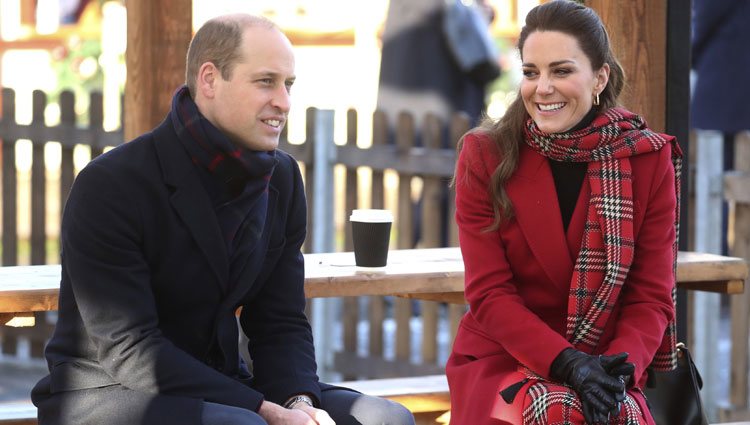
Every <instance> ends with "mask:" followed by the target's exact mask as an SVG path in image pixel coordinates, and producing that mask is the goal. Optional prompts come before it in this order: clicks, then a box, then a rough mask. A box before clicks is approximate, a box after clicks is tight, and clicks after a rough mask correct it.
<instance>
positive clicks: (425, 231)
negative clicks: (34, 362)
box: [0, 89, 468, 377]
mask: <svg viewBox="0 0 750 425" xmlns="http://www.w3.org/2000/svg"><path fill="white" fill-rule="evenodd" d="M89 100H90V102H89V104H90V106H89V109H88V113H87V115H88V123H87V124H86V125H82V124H81V123H80V122H78V121H77V117H76V113H75V108H74V105H75V103H76V100H75V97H74V95H73V94H72V93H70V92H63V93H62V94H61V95H60V99H59V105H60V122H59V123H58V124H54V125H48V124H47V123H46V122H45V119H44V111H45V109H46V107H47V103H48V100H47V96H46V94H45V93H44V92H41V91H35V92H34V93H33V102H32V104H33V106H32V109H33V114H32V115H33V118H32V121H31V123H29V124H19V123H18V122H17V121H16V115H17V113H16V106H15V105H16V94H15V92H14V91H13V90H10V89H3V91H2V117H0V139H1V140H2V194H1V201H2V216H3V219H2V228H0V230H1V231H2V265H4V266H13V265H19V264H32V265H35V264H46V263H56V262H59V257H58V253H57V251H58V242H57V238H58V233H57V227H58V226H59V217H60V216H61V214H62V208H63V207H64V204H65V200H66V198H67V194H68V191H69V190H70V187H71V185H72V182H73V179H74V177H75V171H76V170H75V167H74V160H73V152H74V149H75V148H76V146H79V145H84V146H89V147H90V149H91V157H92V158H93V157H96V156H97V155H99V154H101V153H102V152H103V151H104V150H105V149H106V148H108V147H113V146H117V145H119V144H121V143H123V133H122V131H121V130H120V129H118V130H116V131H104V130H103V129H102V123H103V115H104V114H103V98H102V95H101V94H99V93H92V94H91V96H90V99H89ZM320 112H321V111H319V110H317V109H314V108H310V109H308V110H307V112H306V117H305V122H306V123H305V124H306V125H305V129H306V130H305V140H304V141H303V142H302V143H300V144H297V143H294V144H292V143H289V141H288V137H287V133H286V131H285V132H284V134H283V135H282V139H281V142H280V148H281V149H283V150H285V151H287V152H289V153H290V154H292V155H293V156H294V157H295V158H296V159H297V160H298V162H299V163H300V164H301V165H302V169H303V170H304V178H305V186H306V191H307V198H308V203H309V204H310V208H308V211H309V212H310V216H309V217H308V218H309V222H310V223H311V225H310V226H309V233H308V238H307V240H306V242H305V248H304V249H305V251H306V252H311V251H313V247H312V241H313V240H314V239H315V238H316V237H320V236H321V235H316V234H315V233H316V231H317V230H316V229H317V228H316V226H314V225H312V224H313V222H314V221H315V220H314V219H313V217H312V212H313V211H314V207H315V206H316V205H315V204H316V202H321V199H326V198H324V197H322V196H320V195H319V194H317V193H313V188H314V187H315V184H314V180H315V175H316V173H315V168H316V167H331V168H333V167H335V166H337V165H339V166H343V167H344V168H345V173H344V174H345V177H344V178H343V179H342V180H336V181H335V187H334V189H333V191H334V192H335V193H339V194H342V195H341V196H343V197H344V199H343V204H344V205H345V208H346V211H347V212H348V211H351V210H352V209H354V208H356V207H358V206H359V205H360V204H359V202H360V201H361V200H363V199H366V201H364V202H365V204H370V205H371V206H372V207H375V208H383V207H384V206H386V198H387V197H388V196H393V195H395V198H397V206H396V208H397V211H394V212H396V220H395V222H394V235H395V242H394V244H393V245H394V247H395V248H411V247H414V246H420V247H440V246H445V245H448V246H451V245H456V244H457V242H456V230H455V226H454V225H453V220H451V219H450V217H452V215H453V205H452V198H453V197H452V196H450V195H449V194H448V190H447V186H448V185H447V183H448V181H449V178H450V176H451V175H452V173H453V166H454V163H455V153H454V147H455V142H456V140H458V138H459V137H460V135H461V134H463V133H464V132H465V131H466V130H467V129H468V119H467V118H466V117H465V116H464V115H462V114H458V115H456V116H455V117H454V118H453V120H452V121H451V123H450V125H446V124H443V123H441V122H440V121H439V120H438V119H437V118H435V117H432V116H428V117H425V118H424V119H423V122H424V124H423V126H422V128H421V129H417V128H416V127H415V118H414V117H412V116H411V115H410V114H407V113H405V114H402V115H401V116H399V117H398V122H397V123H396V125H389V123H388V120H387V117H386V116H385V115H384V114H383V113H382V112H375V113H374V115H373V117H372V122H373V126H372V133H371V134H372V137H371V140H367V141H364V143H362V141H359V140H357V134H358V131H357V127H358V126H357V123H358V114H357V112H356V111H354V110H350V111H348V112H347V115H346V134H347V140H346V144H345V145H334V144H333V135H332V134H325V133H321V131H320V130H321V126H326V125H329V124H330V127H331V128H332V126H333V125H332V123H331V122H328V123H326V122H322V121H321V117H328V118H326V119H332V118H333V115H332V114H330V115H327V114H321V113H320ZM321 138H322V139H325V140H317V139H321ZM22 139H23V140H29V141H31V144H32V154H31V170H30V171H29V174H30V176H29V175H24V174H22V173H21V172H19V170H17V168H16V162H17V155H16V148H17V146H18V144H19V142H18V141H19V140H22ZM417 140H420V143H418V142H417ZM53 142H57V143H59V144H60V146H61V162H60V177H59V178H57V179H56V178H48V177H46V175H45V174H46V169H47V167H48V165H47V164H45V155H44V151H45V148H46V145H47V144H49V143H53ZM322 144H327V147H328V148H329V149H331V155H330V158H328V159H329V161H328V162H326V163H324V164H320V163H319V164H316V162H315V158H316V152H315V150H316V149H320V146H322ZM360 144H365V145H367V144H371V145H372V146H371V147H369V148H361V147H358V145H360ZM360 167H366V168H369V169H370V170H371V172H372V177H371V183H370V184H369V186H366V185H363V184H362V182H360V181H359V179H360V173H358V169H359V168H360ZM387 174H395V176H396V177H395V179H394V178H387V177H386V175H387ZM365 175H366V173H365ZM20 177H22V178H24V179H25V178H29V179H30V181H31V183H30V190H29V192H30V202H29V203H28V204H23V205H19V203H18V201H17V199H19V194H20V193H19V183H20V180H22V179H21V178H20ZM387 179H388V180H389V181H394V183H395V185H397V189H396V188H395V187H390V186H388V185H387V184H386V180H387ZM420 182H421V183H422V185H421V187H422V189H421V190H420V191H418V199H413V193H412V186H415V187H418V186H419V184H418V183H420ZM413 183H417V184H416V185H413ZM362 188H364V190H365V191H366V192H368V193H364V194H361V193H359V190H360V189H362ZM391 191H394V192H397V194H396V193H394V192H391ZM50 192H54V193H56V194H57V195H56V197H57V199H59V205H60V206H59V209H57V210H53V209H54V208H53V207H54V206H53V205H51V204H48V202H46V197H45V194H47V193H50ZM391 194H393V195H391ZM20 199H24V197H20ZM389 207H391V208H392V207H393V206H390V205H389ZM325 208H328V212H329V213H330V215H331V216H332V215H333V212H334V211H333V208H334V205H333V203H331V205H326V206H325ZM22 214H28V215H29V216H30V218H28V221H30V231H29V232H28V234H25V233H24V234H21V233H22V232H20V229H19V226H18V223H19V219H20V218H24V219H26V217H22V216H21V215H22ZM417 214H419V217H417ZM49 217H53V219H49ZM335 232H336V234H335V235H327V236H328V237H330V238H332V239H333V240H334V241H339V244H338V245H339V246H338V247H337V248H336V249H339V250H351V249H352V245H351V234H350V230H349V228H348V226H343V228H342V227H339V228H338V230H335ZM27 247H28V248H27ZM27 252H28V254H27ZM342 303H343V306H342V312H343V313H342V317H341V323H342V326H343V327H344V332H343V335H344V336H343V346H344V350H343V351H342V352H341V353H337V354H336V356H335V363H334V365H333V370H335V371H336V370H338V371H340V372H342V373H343V374H344V376H346V377H350V376H354V375H355V372H362V371H366V373H365V375H366V376H368V377H379V376H393V375H396V374H404V372H406V374H422V373H434V372H435V371H438V370H440V369H441V368H442V365H441V364H440V362H438V361H437V359H436V353H437V346H438V342H437V341H438V335H439V332H438V324H439V323H441V322H440V321H441V320H442V321H443V322H442V323H443V326H444V324H445V320H446V317H448V320H449V323H450V325H449V326H450V327H453V328H454V327H455V323H457V318H458V317H460V315H461V314H462V313H463V307H462V306H453V307H446V306H441V305H440V304H437V303H432V302H417V301H410V300H394V299H392V298H391V297H371V298H369V300H363V302H361V303H360V302H359V300H358V299H356V298H347V299H345V300H344V301H342ZM360 304H362V305H367V309H368V310H369V311H368V313H367V317H368V319H367V320H368V322H369V329H370V332H369V337H368V339H369V343H368V344H367V345H368V346H369V348H368V350H369V354H370V358H369V359H368V360H363V359H361V358H359V357H358V356H357V355H356V353H357V351H358V349H360V348H358V346H357V344H358V341H360V340H361V339H362V338H361V337H359V336H358V333H357V322H358V320H357V318H358V317H359V314H360V312H359V306H360ZM441 310H442V312H441ZM311 317H312V314H311ZM412 318H416V320H418V321H420V322H421V323H422V331H421V332H420V333H419V334H420V335H421V338H422V339H423V341H422V344H421V346H422V350H421V352H420V353H418V354H417V356H416V357H419V358H421V359H422V361H421V362H422V363H423V364H425V365H426V366H420V365H414V364H412V362H410V360H409V359H410V358H412V357H414V356H412V353H411V350H410V346H411V345H410V340H411V338H413V337H416V336H415V335H412V332H411V330H410V322H411V321H412ZM53 321H54V317H52V318H47V315H46V314H45V313H37V317H36V326H35V327H34V328H32V329H23V330H20V329H13V328H8V327H0V338H1V339H2V343H1V344H2V352H3V353H5V354H10V355H14V354H15V353H16V351H17V346H18V340H19V338H26V339H28V340H29V341H30V346H31V355H32V356H33V357H41V356H42V349H43V346H44V343H45V342H46V340H47V338H48V336H49V335H50V332H51V329H52V326H53V323H52V322H53ZM386 321H388V322H391V321H392V322H395V324H396V330H395V332H394V335H395V340H393V341H389V340H387V339H386V336H387V334H388V333H387V332H384V329H383V324H384V323H385V322H386ZM313 325H314V324H313ZM387 345H392V346H395V352H396V355H395V357H396V359H395V360H386V359H385V357H387V356H386V355H385V354H384V348H385V347H386V346H387ZM415 354H416V353H415ZM367 362H370V363H369V364H375V365H380V366H369V367H366V368H363V367H361V366H362V365H363V364H364V363H367ZM359 375H360V376H362V374H361V373H359Z"/></svg>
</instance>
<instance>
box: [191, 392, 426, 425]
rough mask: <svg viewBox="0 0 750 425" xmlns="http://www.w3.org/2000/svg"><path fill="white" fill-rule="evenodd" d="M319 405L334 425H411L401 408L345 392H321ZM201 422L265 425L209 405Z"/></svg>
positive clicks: (238, 411)
mask: <svg viewBox="0 0 750 425" xmlns="http://www.w3.org/2000/svg"><path fill="white" fill-rule="evenodd" d="M320 404H321V406H320V407H321V409H323V410H325V411H326V412H328V414H329V415H330V416H331V418H332V419H333V421H334V422H336V425H414V417H413V416H412V414H411V412H409V410H407V409H406V408H405V407H404V406H402V405H400V404H398V403H394V402H392V401H390V400H386V399H384V398H379V397H373V396H368V395H364V394H360V393H357V392H354V391H349V390H346V389H338V388H333V389H328V390H325V391H323V393H322V400H321V401H320ZM201 421H202V423H203V425H266V421H264V420H263V418H261V417H260V415H258V414H257V413H255V412H251V411H249V410H245V409H241V408H239V407H234V406H226V405H223V404H217V403H211V402H204V403H203V413H202V416H201Z"/></svg>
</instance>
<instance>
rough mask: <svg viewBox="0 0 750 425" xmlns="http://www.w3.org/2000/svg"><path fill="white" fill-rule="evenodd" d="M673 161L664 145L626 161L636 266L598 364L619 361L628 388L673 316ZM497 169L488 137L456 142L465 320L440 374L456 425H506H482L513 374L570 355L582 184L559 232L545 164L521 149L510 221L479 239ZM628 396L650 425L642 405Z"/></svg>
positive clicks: (510, 185) (545, 370)
mask: <svg viewBox="0 0 750 425" xmlns="http://www.w3.org/2000/svg"><path fill="white" fill-rule="evenodd" d="M670 155H671V147H670V145H669V144H667V145H665V146H664V148H662V149H661V150H660V151H658V152H653V153H648V154H642V155H638V156H635V157H631V158H630V162H631V166H632V170H633V197H634V207H635V210H634V219H633V230H634V236H635V254H634V255H635V256H634V260H633V263H632V266H631V269H630V273H629V274H628V277H627V279H626V280H625V283H624V286H623V289H622V292H621V294H620V297H619V299H618V301H617V306H616V307H615V309H614V311H613V312H612V314H611V316H610V320H609V322H608V323H607V324H606V327H605V329H604V333H603V335H602V337H601V339H600V343H599V347H598V348H597V350H596V352H595V354H614V353H619V352H622V351H625V352H628V353H629V357H628V361H630V362H633V363H634V364H635V367H636V370H635V377H636V382H637V385H636V386H642V385H644V384H645V380H646V372H645V369H646V367H648V365H649V363H650V362H651V359H652V358H653V356H654V353H655V352H656V350H657V348H658V347H659V344H660V343H661V340H662V336H663V334H664V330H665V329H666V326H667V323H668V322H669V320H670V319H671V318H672V317H673V316H674V307H673V304H672V298H671V290H672V287H673V285H674V273H673V270H672V243H673V241H674V238H675V231H674V221H675V202H676V196H675V179H674V168H673V166H672V163H671V159H670ZM499 161H500V154H499V152H498V149H497V147H496V145H495V144H494V143H493V142H492V141H491V140H490V139H489V138H488V137H487V136H485V135H482V134H477V133H475V134H470V135H467V136H466V137H465V139H464V146H463V149H462V151H461V153H460V155H459V159H458V166H457V170H456V221H457V223H458V227H459V238H460V245H461V251H462V254H463V259H464V264H465V269H466V283H465V284H466V299H467V301H468V302H469V305H470V311H469V312H468V313H467V314H466V315H465V316H464V318H463V320H462V321H461V324H460V326H459V330H458V333H457V335H456V339H455V342H454V344H453V350H452V353H451V355H450V358H449V359H448V363H447V365H446V374H447V376H448V382H449V385H450V392H451V424H453V425H479V424H498V423H503V422H500V421H498V420H497V419H492V418H491V412H492V410H493V407H494V408H497V406H498V405H502V402H500V404H498V402H499V398H500V397H499V395H498V392H499V391H500V390H502V389H503V388H504V387H503V388H501V387H500V386H501V381H503V379H504V378H505V380H506V381H507V380H508V379H509V375H511V374H512V373H513V372H515V371H516V369H517V367H518V364H519V362H520V363H521V364H523V365H525V366H527V367H528V368H530V369H531V370H533V371H534V372H536V373H538V374H540V375H541V376H543V377H545V378H546V377H548V374H549V366H550V364H551V363H552V360H553V359H554V358H555V357H556V356H557V355H558V354H559V353H560V352H561V351H562V350H563V349H565V348H567V347H570V346H571V345H570V344H569V343H568V341H567V340H566V338H565V324H566V314H567V303H568V288H569V287H570V282H571V276H572V274H573V265H574V262H575V259H576V257H577V255H578V252H579V249H580V246H581V238H582V235H583V228H584V222H585V219H586V211H587V208H588V201H589V195H590V187H589V184H588V181H587V179H584V183H583V186H582V187H581V192H580V195H579V198H578V201H577V204H576V207H575V211H574V213H573V216H572V219H571V221H570V224H569V226H568V230H567V232H565V231H564V230H563V226H562V219H561V215H560V209H559V205H558V201H557V194H556V191H555V184H554V181H553V179H552V173H551V171H550V167H549V164H548V162H547V159H546V158H544V157H543V156H541V155H539V154H538V153H536V152H534V151H533V150H531V149H530V148H529V147H528V146H526V145H523V146H522V147H521V148H520V153H519V163H518V168H517V170H516V172H515V173H514V175H513V176H512V177H511V179H510V180H509V181H508V182H507V184H506V190H507V193H508V196H509V197H510V199H511V202H512V205H513V212H514V216H513V218H511V219H510V220H508V221H507V222H504V223H503V224H502V225H501V226H500V228H499V229H498V230H495V231H490V232H485V231H483V229H485V228H487V227H488V226H490V225H491V224H492V222H493V209H492V204H491V201H490V198H489V195H488V192H487V187H488V186H489V184H490V176H491V175H492V173H493V171H494V170H495V168H496V167H497V165H498V163H499ZM629 392H630V393H631V394H632V395H634V397H635V398H636V401H637V402H638V403H639V405H640V406H641V410H643V411H644V412H645V414H646V416H647V422H648V423H649V424H653V419H651V417H650V414H648V408H647V407H646V403H645V399H644V398H643V396H642V394H641V393H640V392H639V391H638V390H630V391H629Z"/></svg>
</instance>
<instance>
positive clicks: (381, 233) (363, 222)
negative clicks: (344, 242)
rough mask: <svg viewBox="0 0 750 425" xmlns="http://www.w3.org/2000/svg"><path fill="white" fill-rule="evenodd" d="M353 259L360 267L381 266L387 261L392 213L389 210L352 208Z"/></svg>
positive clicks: (350, 219) (350, 218)
mask: <svg viewBox="0 0 750 425" xmlns="http://www.w3.org/2000/svg"><path fill="white" fill-rule="evenodd" d="M349 221H351V223H352V241H353V242H354V261H355V263H356V264H357V265H358V266H360V267H383V266H385V265H386V264H387V262H388V243H389V242H390V239H391V225H392V223H393V214H391V212H390V211H389V210H380V209H369V210H353V211H352V214H351V216H349Z"/></svg>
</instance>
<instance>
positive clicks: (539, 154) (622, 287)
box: [446, 0, 681, 425]
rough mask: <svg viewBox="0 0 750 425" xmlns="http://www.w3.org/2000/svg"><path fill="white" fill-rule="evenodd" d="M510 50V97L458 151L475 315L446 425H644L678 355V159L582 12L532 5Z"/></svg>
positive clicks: (453, 362) (453, 366) (454, 356)
mask: <svg viewBox="0 0 750 425" xmlns="http://www.w3.org/2000/svg"><path fill="white" fill-rule="evenodd" d="M518 48H519V51H520V54H521V59H522V62H523V74H524V77H523V81H522V83H521V87H520V91H519V95H518V97H517V99H516V100H515V101H514V102H513V104H512V105H511V106H510V108H509V109H508V112H507V113H506V114H505V116H503V117H502V118H501V119H500V120H499V121H491V120H489V121H487V122H485V123H483V124H482V125H481V126H480V127H479V128H477V129H475V130H474V131H471V132H470V133H468V134H467V135H466V136H465V137H464V139H463V141H462V144H461V147H460V148H459V149H460V153H459V160H458V164H457V166H456V175H455V181H454V184H455V187H456V221H457V223H458V227H459V235H460V244H461V250H462V254H463V258H464V263H465V269H466V292H465V294H466V299H467V300H468V302H469V304H470V311H469V312H468V313H467V314H466V315H465V317H464V318H463V320H462V321H461V324H460V327H459V331H458V334H457V336H456V339H455V342H454V345H453V351H452V353H451V356H450V358H449V360H448V364H447V366H446V373H447V375H448V382H449V384H450V390H451V403H452V410H451V423H452V424H457V425H469V424H471V425H474V424H496V423H510V424H522V423H523V424H546V423H584V422H585V423H609V424H653V419H652V417H651V414H650V413H649V410H648V407H647V404H646V400H645V397H644V395H643V393H642V392H641V388H642V387H643V385H644V384H645V381H646V378H647V374H646V368H647V367H649V366H651V367H654V368H655V369H657V370H668V369H671V368H672V367H673V364H674V359H675V353H674V345H675V344H674V343H675V341H674V298H673V292H674V282H675V277H674V265H675V258H676V237H677V232H676V223H677V217H678V211H677V205H678V204H679V203H678V197H679V193H677V190H678V188H679V181H678V179H679V170H680V156H681V152H680V150H679V147H678V146H677V143H676V141H675V139H674V137H671V136H667V135H664V134H658V133H655V132H653V131H651V130H649V129H648V128H647V127H646V124H645V122H644V121H643V119H642V118H640V117H639V116H637V115H635V114H633V113H631V112H629V111H627V110H625V109H622V108H620V107H618V106H617V104H618V103H617V99H618V96H619V94H620V92H621V90H622V87H623V85H624V75H623V71H622V68H621V67H620V65H619V63H618V61H617V59H616V58H615V57H614V55H613V53H612V51H611V49H610V46H609V39H608V36H607V33H606V30H605V29H604V27H603V25H602V22H601V20H600V19H599V17H598V16H597V15H596V13H595V12H594V11H592V10H591V9H589V8H587V7H585V6H582V5H580V4H577V3H575V2H572V1H565V0H559V1H553V2H548V3H545V4H543V5H540V6H538V7H536V8H534V9H533V10H531V12H529V14H528V16H527V17H526V25H525V26H524V28H523V29H522V31H521V34H520V37H519V41H518Z"/></svg>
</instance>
